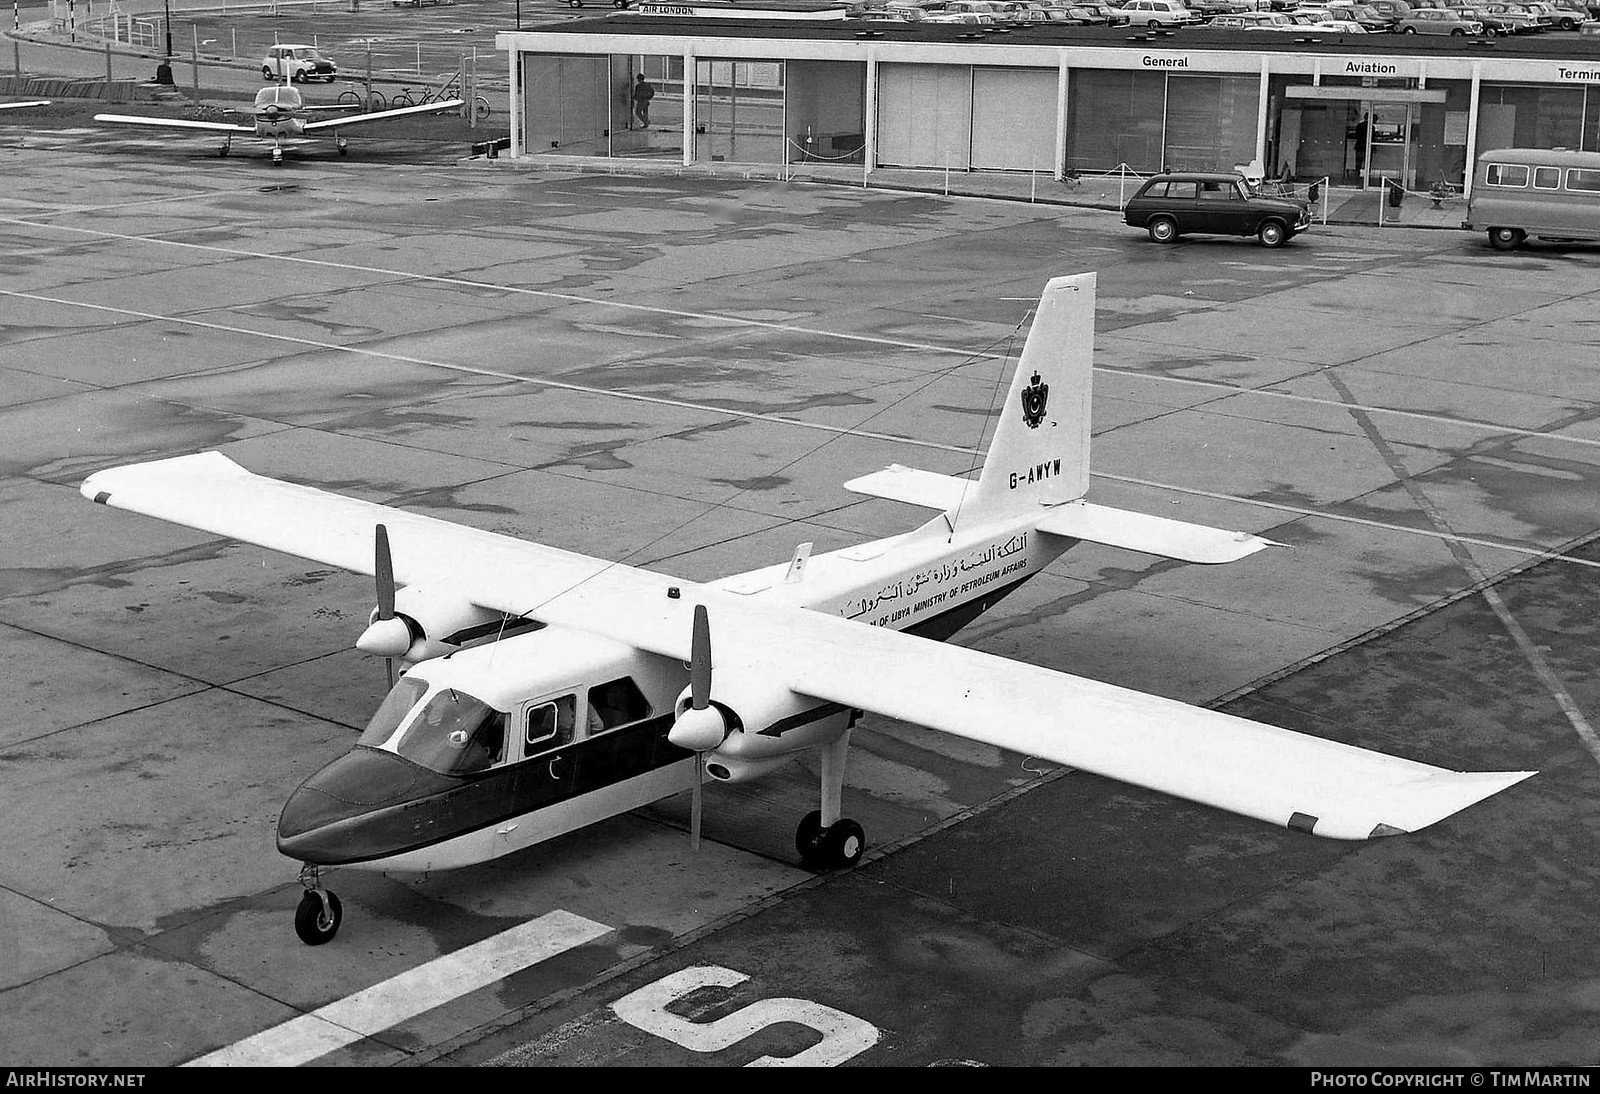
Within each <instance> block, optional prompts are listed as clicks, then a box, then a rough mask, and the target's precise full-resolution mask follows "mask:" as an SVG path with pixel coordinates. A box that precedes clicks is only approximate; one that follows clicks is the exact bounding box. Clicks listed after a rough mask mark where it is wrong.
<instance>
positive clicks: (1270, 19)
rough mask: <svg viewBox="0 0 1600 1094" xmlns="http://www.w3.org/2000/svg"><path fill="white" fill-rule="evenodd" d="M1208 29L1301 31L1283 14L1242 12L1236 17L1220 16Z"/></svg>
mask: <svg viewBox="0 0 1600 1094" xmlns="http://www.w3.org/2000/svg"><path fill="white" fill-rule="evenodd" d="M1206 26H1208V27H1215V28H1216V29H1218V30H1299V29H1300V25H1299V24H1298V23H1296V22H1295V21H1294V20H1293V19H1290V18H1289V17H1288V16H1287V15H1284V14H1283V13H1282V12H1276V11H1241V12H1238V13H1237V14H1234V15H1219V16H1217V17H1216V18H1215V19H1213V20H1211V22H1209V23H1207V24H1206Z"/></svg>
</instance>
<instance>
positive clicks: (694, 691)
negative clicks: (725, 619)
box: [667, 604, 729, 850]
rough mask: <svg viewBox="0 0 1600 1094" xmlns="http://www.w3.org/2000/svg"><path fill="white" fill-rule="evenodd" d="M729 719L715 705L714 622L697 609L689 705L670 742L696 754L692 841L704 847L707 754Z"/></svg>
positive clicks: (718, 741)
mask: <svg viewBox="0 0 1600 1094" xmlns="http://www.w3.org/2000/svg"><path fill="white" fill-rule="evenodd" d="M728 729H729V726H728V719H727V718H726V717H725V716H724V715H723V713H722V711H721V709H719V708H717V707H714V706H712V705H711V622H710V619H709V617H708V616H707V615H706V606H705V605H704V604H696V605H695V606H694V632H693V634H692V636H691V638H690V645H689V706H688V708H687V709H686V710H685V711H684V712H683V713H682V714H680V715H678V717H677V720H676V721H674V722H673V723H672V728H671V729H670V730H668V731H667V740H669V741H671V742H672V743H673V744H675V745H677V746H678V747H679V748H687V749H688V750H689V751H691V752H693V753H694V761H695V762H694V797H693V798H692V799H691V804H690V807H689V842H690V845H691V846H693V847H694V848H695V849H696V850H699V848H700V793H701V791H700V783H701V781H702V776H703V775H704V774H705V766H706V753H707V752H711V751H713V750H715V749H717V748H719V747H720V746H721V745H722V742H723V741H724V740H726V739H727V737H728Z"/></svg>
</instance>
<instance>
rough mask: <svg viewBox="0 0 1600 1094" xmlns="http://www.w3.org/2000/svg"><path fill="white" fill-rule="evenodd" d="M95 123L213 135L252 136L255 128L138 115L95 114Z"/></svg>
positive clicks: (225, 123)
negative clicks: (190, 131)
mask: <svg viewBox="0 0 1600 1094" xmlns="http://www.w3.org/2000/svg"><path fill="white" fill-rule="evenodd" d="M94 120H95V121H97V122H111V123H112V124H114V125H148V126H153V127H155V128H157V129H208V130H210V131H211V132H213V133H249V134H252V135H254V133H255V131H256V127H255V126H253V125H234V124H232V123H230V122H202V121H196V120H194V119H192V118H150V117H145V116H143V115H139V114H96V115H95V116H94Z"/></svg>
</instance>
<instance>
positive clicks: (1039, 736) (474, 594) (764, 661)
mask: <svg viewBox="0 0 1600 1094" xmlns="http://www.w3.org/2000/svg"><path fill="white" fill-rule="evenodd" d="M82 491H83V493H84V495H85V496H86V497H88V498H90V499H91V500H94V501H101V502H104V503H106V504H109V505H112V506H114V507H117V508H122V509H129V510H132V511H134V512H139V513H145V514H147V515H150V516H155V517H160V518H162V519H164V520H169V521H173V522H175V523H179V524H184V525H188V526H190V527H194V528H199V529H202V530H204V531H208V532H213V533H216V534H218V535H225V536H229V537H231V538H234V539H239V540H244V541H245V542H248V543H254V544H258V545H260V546H262V547H267V548H270V549H272V550H276V551H283V552H286V553H288V554H293V555H298V556H300V557H302V558H308V559H313V560H315V561H318V562H322V563H326V564H329V565H334V566H339V567H342V568H344V569H347V570H351V571H353V572H356V573H365V574H370V573H372V572H373V548H372V543H373V527H374V525H376V524H378V523H383V524H386V525H387V526H388V528H389V538H390V541H391V544H392V547H393V557H394V570H395V578H396V580H397V581H399V582H400V583H401V584H412V583H416V582H426V583H427V584H428V585H429V586H430V587H434V588H443V589H448V590H450V591H452V592H454V593H456V594H457V595H460V596H462V597H464V598H465V599H467V600H469V601H470V602H472V603H473V604H476V605H478V606H480V607H483V608H488V609H490V610H493V611H503V612H508V613H511V614H514V615H527V616H529V617H531V618H534V619H539V620H541V621H543V622H546V623H551V624H558V625H564V626H570V627H573V628H577V629H581V630H586V631H589V632H591V633H595V634H600V635H604V636H606V637H609V638H614V639H617V640H620V641H623V642H628V643H630V644H632V645H634V646H637V647H639V648H641V649H645V650H649V651H651V652H653V653H657V654H661V655H663V656H668V657H674V658H678V659H683V660H687V659H688V657H689V653H690V650H689V646H690V641H691V633H692V632H691V622H690V620H691V617H692V610H693V605H694V604H695V603H696V602H700V603H705V604H706V605H707V606H708V610H709V613H710V617H711V628H712V633H713V634H714V635H715V636H716V637H715V639H714V642H715V646H714V648H715V649H716V650H718V651H734V652H733V653H731V654H729V653H726V652H720V653H718V655H717V657H716V671H717V672H718V673H719V674H727V673H733V674H738V673H741V672H751V673H760V674H761V677H762V679H763V680H765V681H768V682H770V683H771V684H772V685H773V686H779V687H787V688H789V689H790V690H792V691H794V692H797V693H799V694H802V695H808V696H812V697H814V698H816V699H819V700H825V701H829V702H836V703H841V704H843V705H845V706H850V707H857V708H860V709H862V710H870V711H873V712H875V713H878V714H883V715H887V716H889V717H892V718H899V719H902V720H904V721H908V722H913V723H916V724H919V725H924V726H928V727H930V728H932V729H937V730H942V731H944V732H947V733H951V734H954V735H956V736H959V737H964V738H967V739H968V740H973V741H980V742H983V743H985V744H990V745H995V746H997V747H1000V748H1006V749H1011V750H1013V751H1017V752H1022V753H1026V754H1029V755H1034V756H1039V757H1041V758H1043V759H1047V760H1050V761H1053V762H1055V763H1059V764H1064V765H1067V766H1070V767H1075V768H1080V769H1082V770H1085V771H1090V772H1094V773H1096V774H1099V775H1104V776H1107V777H1109V778H1113V779H1118V780H1121V781H1123V782H1128V783H1132V784H1134V785H1137V786H1143V787H1148V788H1150V789H1152V790H1160V791H1163V792H1166V793H1169V794H1173V795H1176V796H1178V797H1182V798H1188V799H1190V800H1193V801H1198V802H1203V803H1205V804H1207V805H1213V806H1216V807H1218V808H1221V809H1226V810H1229V811H1231V812H1235V813H1240V814H1243V815H1245V816H1250V817H1256V818H1258V819H1261V820H1264V821H1267V822H1269V823H1272V824H1277V825H1286V826H1288V827H1291V828H1298V829H1303V830H1306V831H1310V832H1314V833H1315V834H1316V835H1320V836H1328V837H1332V838H1338V839H1366V838H1369V837H1371V836H1375V835H1386V834H1393V833H1396V832H1410V831H1415V830H1416V829H1419V828H1423V827H1426V826H1427V825H1429V824H1432V823H1434V822H1435V821H1438V820H1441V819H1443V818H1445V817H1447V816H1449V815H1451V814H1452V813H1455V812H1457V811H1458V810H1461V809H1464V808H1466V807H1467V806H1469V805H1471V804H1473V803H1474V802H1477V801H1480V800H1482V799H1483V798H1486V797H1488V796H1490V795H1491V794H1494V793H1497V792H1498V791H1500V790H1504V789H1505V788H1507V787H1509V786H1511V785H1513V784H1515V783H1517V782H1520V781H1521V780H1522V779H1524V778H1527V777H1528V776H1529V775H1531V774H1532V772H1494V773H1481V774H1475V773H1460V772H1454V771H1449V770H1446V769H1444V768H1438V767H1433V766H1430V765H1428V764H1423V763H1417V762H1415V761H1411V760H1405V759H1401V758H1399V757H1395V756H1389V755H1385V754H1383V753H1380V752H1373V751H1370V750H1367V749H1362V748H1356V747H1353V746H1350V745H1345V744H1341V743H1339V742H1337V741H1331V740H1326V739H1323V738H1318V737H1311V736H1307V735H1305V734H1300V733H1293V732H1290V731H1288V730H1283V729H1278V728H1275V727H1272V726H1268V725H1264V724H1262V723H1258V722H1253V721H1250V720H1248V719H1244V718H1236V717H1233V716H1231V715H1228V714H1223V713H1221V712H1219V711H1211V710H1205V709H1202V708H1199V707H1194V706H1190V705H1188V704H1186V703H1181V702H1178V701H1176V700H1172V699H1166V698H1162V697H1160V696H1154V695H1148V694H1145V693H1142V692H1137V691H1132V690H1129V689H1126V688H1120V687H1116V686H1114V685H1110V684H1104V683H1099V682H1097V681H1093V680H1088V679H1084V678H1081V677H1075V676H1071V675H1068V674H1065V673H1059V672H1054V671H1052V670H1049V669H1044V668H1040V667H1038V666H1034V665H1028V664H1025V663H1023V662H1019V661H1012V660H1009V659H1006V658H1002V657H995V656H993V655H990V654H985V653H981V652H979V651H976V650H971V649H967V648H964V647H961V646H953V645H947V644H944V643H939V642H932V641H929V640H926V639H922V638H917V637H915V636H912V635H907V634H901V633H899V632H896V631H891V630H886V629H883V628H877V627H871V626H868V625H865V624H862V623H858V622H855V621H852V620H847V619H843V618H840V617H837V616H831V615H824V614H822V613H820V612H814V611H808V610H805V609H798V608H791V607H785V606H782V605H774V604H767V603H763V602H760V601H758V600H756V599H755V598H751V597H745V596H740V595H738V594H736V593H730V592H724V591H722V590H717V589H712V588H707V587H704V586H698V585H694V584H692V583H688V582H680V581H675V580H674V579H673V578H670V577H667V576H665V575H661V574H655V573H651V572H649V571H646V570H640V569H636V568H633V567H629V566H624V565H619V564H613V563H608V562H605V561H603V560H600V559H595V558H591V557H588V556H585V555H579V554H574V553H572V552H567V551H562V550H559V549H556V548H553V547H546V546H542V545H539V544H535V543H529V542H526V541H524V540H519V539H515V538H512V537H509V536H502V535H498V534H496V533H493V532H486V531H482V530H479V529H474V528H468V527H464V526H462V525H457V524H453V523H451V522H449V521H443V520H438V519H435V518H433V517H428V516H423V515H421V514H416V513H409V512H406V511H404V510H399V509H394V508H391V507H388V506H384V505H378V504H375V503H372V502H365V501H360V500H357V499H354V498H347V497H344V496H342V495H337V494H330V493H327V492H325V491H321V490H317V489H314V488H311V487H305V486H298V485H295V484H292V483H286V482H281V481H278V480H275V479H269V478H266V477H264V476H260V475H255V474H253V473H251V472H249V471H246V470H245V469H244V468H242V467H240V466H239V465H238V464H236V463H234V462H233V461H232V460H230V459H228V458H227V457H226V456H223V455H222V454H220V453H217V452H203V453H199V454H197V455H191V456H180V457H177V458H174V459H168V460H159V461H156V462H153V463H145V464H135V465H132V466H128V467H119V468H112V469H110V470H106V471H101V472H97V473H96V474H94V475H91V476H90V477H89V478H88V479H87V480H86V481H85V482H84V484H83V487H82ZM674 587H676V588H677V589H678V590H679V594H680V595H678V596H676V597H674V596H672V595H671V594H670V592H669V590H670V589H671V588H674Z"/></svg>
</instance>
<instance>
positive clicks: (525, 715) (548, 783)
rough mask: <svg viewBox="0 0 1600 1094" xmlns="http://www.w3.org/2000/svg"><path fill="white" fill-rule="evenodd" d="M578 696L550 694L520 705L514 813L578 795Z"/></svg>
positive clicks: (579, 743) (579, 742) (579, 745)
mask: <svg viewBox="0 0 1600 1094" xmlns="http://www.w3.org/2000/svg"><path fill="white" fill-rule="evenodd" d="M577 711H578V697H577V695H576V694H573V693H568V694H565V695H554V696H550V697H547V698H544V699H536V700H534V701H532V702H529V703H524V704H523V705H522V710H521V711H520V712H519V715H518V721H519V724H520V725H521V734H520V736H521V743H520V746H521V749H522V753H521V758H520V760H519V761H518V763H517V787H516V796H517V811H518V812H521V813H526V812H528V811H529V810H532V809H538V808H540V807H541V806H545V805H554V804H555V803H556V802H560V801H565V800H566V799H567V798H570V797H572V796H573V795H574V794H576V793H577V792H578V789H577V787H578V763H579V759H580V756H579V752H578V750H579V748H580V747H581V744H582V742H581V741H579V740H578V739H577V734H576V733H575V727H576V725H577Z"/></svg>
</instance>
